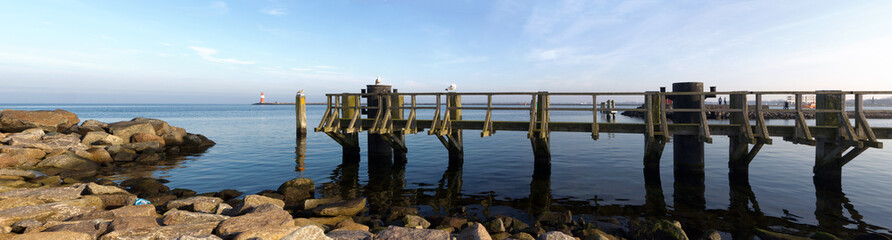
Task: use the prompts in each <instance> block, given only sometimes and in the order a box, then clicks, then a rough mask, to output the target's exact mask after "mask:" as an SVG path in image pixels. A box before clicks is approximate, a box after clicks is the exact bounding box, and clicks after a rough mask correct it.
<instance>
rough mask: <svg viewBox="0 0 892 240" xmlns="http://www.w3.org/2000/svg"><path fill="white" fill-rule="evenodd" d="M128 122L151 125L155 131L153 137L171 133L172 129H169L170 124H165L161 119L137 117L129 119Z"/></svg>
mask: <svg viewBox="0 0 892 240" xmlns="http://www.w3.org/2000/svg"><path fill="white" fill-rule="evenodd" d="M130 121H131V122H136V123H148V124H151V125H152V128H153V129H155V135H157V136H160V135H163V134H165V133H168V132H171V131H173V129H172V128H173V127H171V126H170V124H167V122H165V121H164V120H161V119H154V118H144V117H138V118H134V119H131V120H130Z"/></svg>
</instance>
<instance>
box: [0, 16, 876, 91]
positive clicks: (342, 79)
mask: <svg viewBox="0 0 892 240" xmlns="http://www.w3.org/2000/svg"><path fill="white" fill-rule="evenodd" d="M890 13H892V1H886V0H876V1H869V0H868V1H857V0H855V1H836V0H833V1H828V0H817V1H815V0H788V1H776V0H770V1H705V0H698V1H684V0H679V1H646V0H641V1H580V0H555V1H551V0H549V1H536V0H529V1H514V0H495V1H478V0H473V1H471V0H469V1H463V0H456V1H408V0H407V1H393V0H387V1H377V0H364V1H346V0H326V1H321V0H320V1H262V0H258V1H68V0H60V1H42V0H36V1H4V3H3V4H2V6H0V22H2V24H0V103H252V102H257V101H258V100H259V94H260V92H265V93H266V97H267V101H280V102H290V101H293V100H294V94H295V92H297V91H298V90H301V89H303V90H305V91H306V93H307V95H308V97H307V98H308V101H321V100H322V99H323V96H324V94H325V93H342V92H358V91H359V89H362V88H364V87H365V85H366V84H373V82H374V80H375V78H376V77H377V76H380V77H381V79H382V81H383V82H384V84H390V85H393V86H394V88H397V89H399V90H400V92H432V91H443V89H444V88H446V87H447V86H449V84H452V83H455V84H456V85H457V86H458V89H457V91H459V92H491V91H528V92H529V91H556V92H561V91H565V92H566V91H572V92H582V91H584V92H615V91H623V92H626V91H634V92H641V91H654V90H658V89H659V87H661V86H667V87H670V86H671V84H672V83H673V82H688V81H697V82H704V83H705V84H706V85H707V86H717V87H718V89H719V91H732V90H735V91H737V90H741V91H743V90H750V91H758V90H809V91H811V90H820V89H838V90H856V91H857V90H892V14H890ZM670 90H671V87H670Z"/></svg>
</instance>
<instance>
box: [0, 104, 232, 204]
mask: <svg viewBox="0 0 892 240" xmlns="http://www.w3.org/2000/svg"><path fill="white" fill-rule="evenodd" d="M78 123H80V119H79V118H78V117H77V115H75V114H73V113H71V112H68V111H65V110H54V111H19V110H3V111H0V168H16V169H22V170H35V171H38V172H40V173H42V174H39V175H40V177H39V178H44V177H46V176H43V175H49V176H58V178H61V179H65V178H69V179H71V180H72V181H78V180H77V179H89V178H90V177H93V176H95V175H96V170H97V169H100V168H103V167H110V166H114V165H117V164H122V163H132V162H139V163H150V162H157V161H161V160H164V159H165V158H166V157H167V156H171V155H174V156H175V155H179V154H185V153H190V152H201V151H204V150H205V149H207V148H208V147H211V146H213V145H214V142H213V141H211V140H209V139H207V138H206V137H204V136H202V135H200V134H192V133H187V132H186V130H185V129H183V128H179V127H174V126H170V125H169V124H168V123H167V122H164V121H162V120H158V119H150V118H134V119H132V120H130V121H121V122H115V123H103V122H100V121H96V120H86V121H84V122H83V123H80V125H78ZM50 178H52V177H50ZM23 179H24V178H16V177H12V178H10V177H7V179H5V180H12V181H15V180H23ZM46 181H50V180H46ZM9 184H11V183H8V182H7V183H3V184H0V189H2V187H4V186H5V185H9ZM0 191H2V190H0Z"/></svg>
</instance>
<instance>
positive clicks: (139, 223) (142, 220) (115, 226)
mask: <svg viewBox="0 0 892 240" xmlns="http://www.w3.org/2000/svg"><path fill="white" fill-rule="evenodd" d="M160 226H161V225H158V221H157V220H156V219H155V217H154V216H136V217H122V218H115V220H112V221H111V224H109V225H108V230H109V231H119V230H126V229H134V228H150V227H160Z"/></svg>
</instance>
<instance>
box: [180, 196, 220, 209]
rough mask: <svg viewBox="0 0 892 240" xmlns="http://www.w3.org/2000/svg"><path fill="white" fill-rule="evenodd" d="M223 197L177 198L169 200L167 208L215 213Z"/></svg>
mask: <svg viewBox="0 0 892 240" xmlns="http://www.w3.org/2000/svg"><path fill="white" fill-rule="evenodd" d="M222 202H223V199H220V198H216V197H205V196H194V197H189V198H186V199H177V200H173V201H170V202H167V209H180V210H191V211H195V212H201V213H215V212H216V211H215V210H217V205H219V204H220V203H222Z"/></svg>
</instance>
